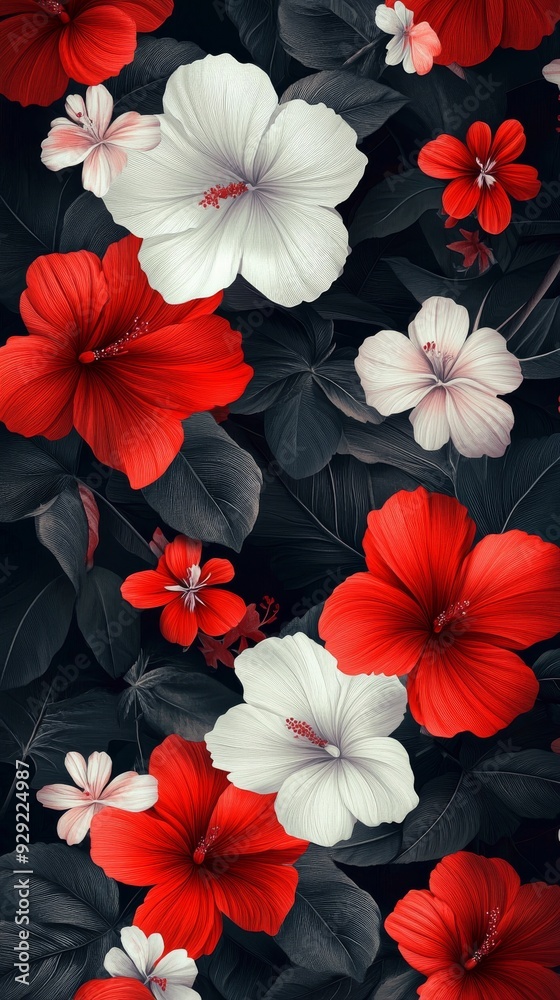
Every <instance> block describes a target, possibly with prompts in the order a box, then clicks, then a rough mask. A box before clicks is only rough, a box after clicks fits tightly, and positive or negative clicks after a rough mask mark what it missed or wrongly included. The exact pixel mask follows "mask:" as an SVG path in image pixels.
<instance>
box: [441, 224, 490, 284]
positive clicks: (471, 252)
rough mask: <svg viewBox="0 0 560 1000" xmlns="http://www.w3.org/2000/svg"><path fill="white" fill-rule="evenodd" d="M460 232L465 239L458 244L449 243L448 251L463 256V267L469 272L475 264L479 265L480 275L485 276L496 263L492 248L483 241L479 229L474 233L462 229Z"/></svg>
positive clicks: (458, 241)
mask: <svg viewBox="0 0 560 1000" xmlns="http://www.w3.org/2000/svg"><path fill="white" fill-rule="evenodd" d="M459 232H460V233H461V236H462V237H463V239H462V240H457V242H456V243H448V244H447V249H448V250H453V252H454V253H460V254H462V256H463V267H465V268H467V270H468V268H469V267H472V266H473V264H476V263H478V273H479V274H484V272H485V271H488V270H489V268H490V267H491V265H492V264H495V263H496V258H495V257H494V254H493V253H492V251H491V249H490V247H487V246H486V244H485V243H483V242H482V241H481V239H480V233H479V231H478V229H477V230H476V231H475V232H473V233H471V232H469V230H468V229H460V230H459Z"/></svg>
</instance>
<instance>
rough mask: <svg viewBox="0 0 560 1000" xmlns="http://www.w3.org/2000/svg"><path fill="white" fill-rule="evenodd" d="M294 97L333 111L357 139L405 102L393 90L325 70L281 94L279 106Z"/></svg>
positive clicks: (338, 72)
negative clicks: (322, 105) (349, 127)
mask: <svg viewBox="0 0 560 1000" xmlns="http://www.w3.org/2000/svg"><path fill="white" fill-rule="evenodd" d="M296 98H299V99H300V100H302V101H307V103H308V104H326V105H327V107H328V108H333V109H334V111H336V113H337V114H339V115H340V116H341V118H344V121H346V122H348V124H349V125H351V126H352V128H353V129H354V131H355V132H356V133H357V135H358V140H361V139H364V138H365V137H366V135H370V133H371V132H375V131H376V130H377V129H378V128H381V126H382V125H383V124H384V123H385V122H386V121H387V119H388V118H390V117H391V116H392V115H395V114H396V113H397V111H399V110H400V108H402V107H403V105H404V104H406V102H407V98H406V97H403V96H402V94H399V93H397V91H396V90H391V89H390V88H389V87H384V86H383V84H381V83H376V82H375V81H374V80H367V79H364V78H363V77H360V76H356V75H355V74H354V73H352V72H350V71H345V70H324V71H323V72H322V73H314V74H312V75H311V76H305V77H304V78H303V79H302V80H297V81H296V83H292V85H291V86H290V87H288V89H287V90H286V91H285V92H284V93H283V94H282V103H283V102H284V101H293V100H295V99H296Z"/></svg>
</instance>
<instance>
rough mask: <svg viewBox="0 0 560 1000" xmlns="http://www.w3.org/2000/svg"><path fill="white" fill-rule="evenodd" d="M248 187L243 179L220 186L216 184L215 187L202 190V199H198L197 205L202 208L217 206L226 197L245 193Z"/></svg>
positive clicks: (234, 196) (236, 196) (235, 196)
mask: <svg viewBox="0 0 560 1000" xmlns="http://www.w3.org/2000/svg"><path fill="white" fill-rule="evenodd" d="M248 190H249V188H248V187H247V185H246V184H245V183H243V181H239V182H236V181H234V182H232V183H231V184H227V185H226V186H225V187H222V185H221V184H217V185H216V186H215V187H211V188H209V189H208V191H204V193H203V195H202V201H199V203H198V204H199V205H202V207H203V208H219V207H220V201H225V200H226V199H227V198H239V195H240V194H245V192H246V191H248Z"/></svg>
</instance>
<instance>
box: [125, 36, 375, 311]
mask: <svg viewBox="0 0 560 1000" xmlns="http://www.w3.org/2000/svg"><path fill="white" fill-rule="evenodd" d="M163 108H164V114H163V115H160V116H159V120H160V124H161V142H160V144H159V146H158V147H157V148H156V149H153V150H151V151H150V152H146V153H143V154H141V155H140V154H133V153H131V154H129V160H128V165H127V166H126V167H125V169H124V171H123V173H122V174H121V176H120V178H118V179H117V180H116V181H115V183H114V184H113V185H112V187H111V189H110V191H109V192H108V194H107V195H106V196H105V203H106V205H107V207H108V208H109V210H110V212H112V214H113V217H114V218H115V220H116V221H117V222H119V223H121V224H122V225H124V226H127V228H128V229H130V231H131V232H132V233H134V234H135V235H136V236H140V237H142V238H143V241H144V242H143V244H142V249H141V251H140V254H139V260H140V263H141V265H142V268H143V270H144V271H145V272H146V274H147V275H148V279H149V281H150V284H151V285H152V286H153V287H154V288H155V289H157V291H159V292H161V294H162V295H163V297H164V299H165V300H166V301H167V302H170V303H179V302H185V301H187V300H188V299H195V298H200V297H205V296H210V295H214V294H215V293H216V292H218V291H220V290H221V289H223V288H227V287H228V285H230V284H231V283H232V281H233V280H234V279H235V277H236V275H237V274H238V273H240V274H242V275H243V276H244V277H245V278H246V279H247V281H249V282H250V283H251V284H252V285H254V286H255V288H258V289H259V291H260V292H262V293H263V294H264V295H266V296H267V297H268V298H269V299H270V300H272V301H273V302H278V303H280V304H281V305H284V306H295V305H298V304H299V303H301V302H302V301H305V302H311V301H313V300H314V299H316V298H317V297H318V296H319V295H320V294H321V293H322V292H324V291H325V290H326V289H327V288H329V287H330V285H331V284H332V282H333V281H334V280H335V279H336V278H337V277H338V276H339V274H340V273H341V271H342V269H343V267H344V262H345V260H346V257H347V256H348V253H349V247H348V234H347V231H346V229H345V227H344V225H343V222H342V219H341V218H340V215H339V214H338V212H336V211H335V205H338V204H340V203H341V202H343V201H344V200H345V199H346V198H348V196H349V195H350V194H351V192H352V191H353V190H354V188H355V187H356V184H357V183H358V181H359V180H360V178H361V176H362V174H363V172H364V170H365V167H366V163H367V158H366V157H365V156H364V155H363V153H360V152H359V151H358V150H357V149H356V138H357V137H356V133H355V132H354V130H353V129H352V128H351V127H350V126H349V125H347V124H346V122H345V121H344V120H343V119H342V118H341V117H340V115H337V114H336V113H335V112H334V111H333V110H332V109H331V108H327V107H326V106H325V105H324V104H317V105H309V104H306V102H305V101H301V100H295V101H288V102H287V103H286V104H281V105H279V104H278V98H277V95H276V92H275V90H274V87H273V86H272V83H271V81H270V79H269V78H268V76H267V75H266V73H264V72H263V71H262V70H261V69H259V68H258V67H257V66H253V65H244V64H241V63H238V62H237V60H236V59H234V58H233V57H232V56H230V55H220V56H206V58H205V59H200V60H198V61H197V62H194V63H191V64H190V65H189V66H180V67H179V68H178V69H177V70H175V72H174V73H172V75H171V76H170V78H169V81H168V83H167V87H166V89H165V94H164V98H163Z"/></svg>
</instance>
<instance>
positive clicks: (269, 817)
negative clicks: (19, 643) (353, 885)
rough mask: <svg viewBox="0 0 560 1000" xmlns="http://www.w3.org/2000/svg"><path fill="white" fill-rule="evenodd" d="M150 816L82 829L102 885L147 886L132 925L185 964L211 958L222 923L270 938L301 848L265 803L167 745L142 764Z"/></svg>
mask: <svg viewBox="0 0 560 1000" xmlns="http://www.w3.org/2000/svg"><path fill="white" fill-rule="evenodd" d="M150 774H152V775H154V777H156V778H157V780H158V788H159V798H158V801H157V803H156V805H155V806H154V807H153V809H149V810H148V811H147V812H144V813H135V814H134V815H133V814H132V813H126V812H124V811H123V810H120V809H112V808H106V809H104V810H103V811H102V812H101V813H99V815H98V816H96V817H95V819H94V820H93V823H92V827H91V856H92V858H93V860H94V861H95V863H96V864H98V865H100V866H101V868H103V870H104V871H105V872H106V873H107V875H110V876H111V877H112V878H116V879H118V880H119V881H120V882H125V883H126V884H128V885H140V886H146V885H151V886H153V887H154V888H152V889H151V890H150V892H148V895H147V896H146V899H145V901H144V903H143V904H142V906H140V907H139V908H138V909H137V910H136V913H135V916H134V923H135V924H136V926H138V927H140V928H141V929H142V930H143V931H144V933H145V934H148V935H149V934H152V933H159V934H161V935H162V936H163V939H164V941H165V947H166V949H173V948H186V949H187V951H188V953H189V955H190V956H191V957H192V958H198V957H199V956H200V955H207V954H209V953H210V952H211V951H213V950H214V948H215V947H216V944H217V942H218V940H219V937H220V934H221V932H222V914H224V915H225V916H226V917H229V919H230V920H232V921H233V922H234V923H236V924H238V925H239V926H240V927H243V929H244V930H248V931H264V932H265V933H266V934H271V935H274V934H277V933H278V931H279V929H280V925H281V923H282V922H283V920H284V918H285V917H286V915H287V913H288V911H289V910H290V909H291V907H292V905H293V903H294V899H295V891H296V885H297V880H298V875H297V871H296V870H295V868H294V867H293V864H294V862H295V861H297V859H298V858H299V857H300V855H301V854H303V852H304V851H305V850H306V849H307V847H308V843H307V841H305V840H297V839H296V838H294V837H290V836H288V834H287V833H285V831H284V829H283V828H282V827H281V826H280V823H279V822H278V820H277V819H276V813H275V812H274V799H275V796H274V795H257V794H256V793H255V792H247V791H242V790H241V789H239V788H235V787H234V786H233V785H232V784H230V782H229V781H228V778H227V775H226V774H225V772H224V771H218V770H217V769H216V768H215V767H213V766H212V760H211V758H210V754H209V753H208V751H207V749H206V745H205V744H204V743H187V741H186V740H183V739H182V738H181V737H180V736H168V737H167V739H166V740H164V741H163V743H162V744H161V746H159V747H157V748H156V749H155V750H154V752H153V754H152V756H151V758H150Z"/></svg>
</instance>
